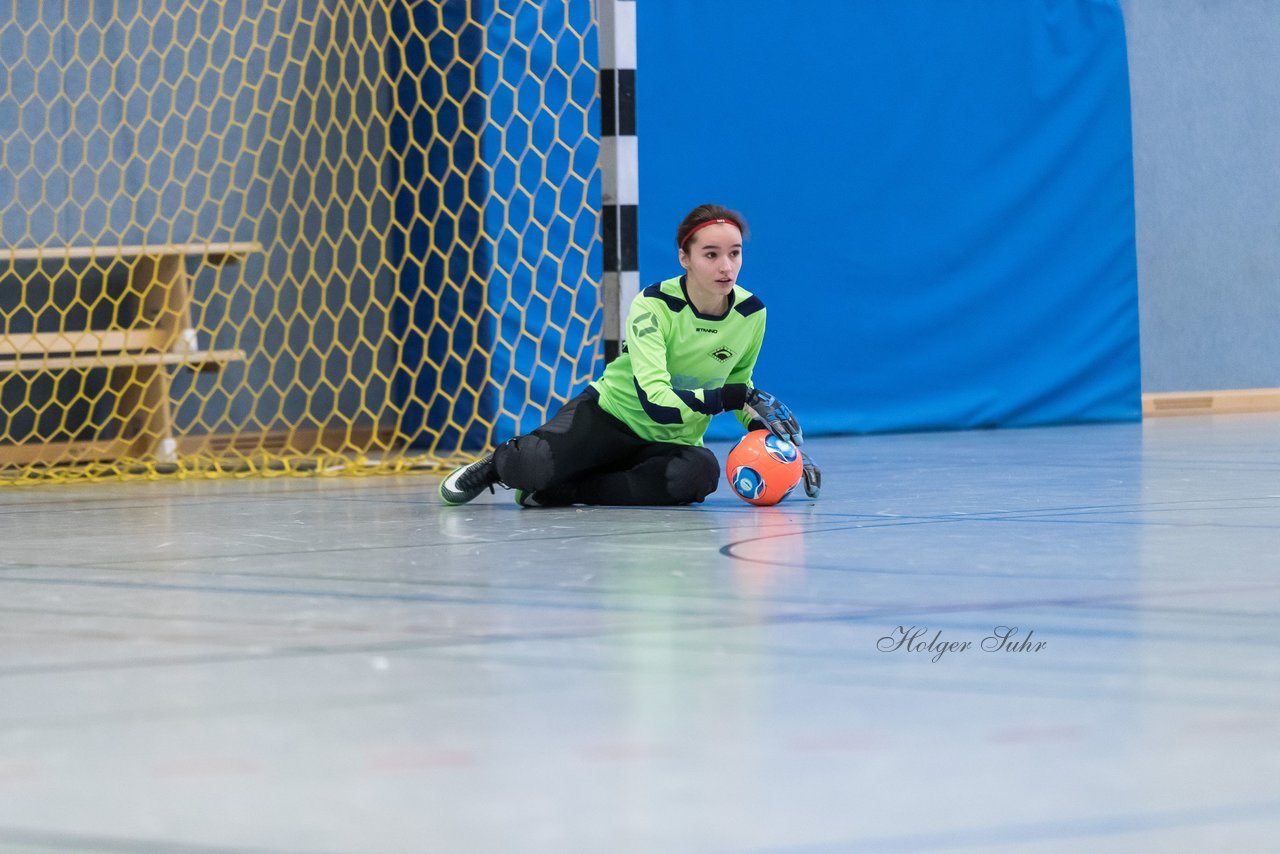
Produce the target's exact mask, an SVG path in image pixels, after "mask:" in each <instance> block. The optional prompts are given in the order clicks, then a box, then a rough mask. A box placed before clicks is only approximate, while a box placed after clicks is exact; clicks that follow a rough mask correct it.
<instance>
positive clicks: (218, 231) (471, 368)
mask: <svg viewBox="0 0 1280 854" xmlns="http://www.w3.org/2000/svg"><path fill="white" fill-rule="evenodd" d="M596 42H597V38H596V22H595V19H594V13H593V4H592V3H590V2H585V0H542V2H533V0H416V2H410V0H219V1H218V2H214V0H114V2H110V3H97V2H92V3H66V2H64V0H31V2H23V3H18V4H14V5H13V6H11V7H10V13H8V14H7V16H6V17H5V18H4V19H3V20H0V74H2V75H3V80H2V81H0V146H2V147H3V154H2V156H0V484H4V483H9V484H13V483H28V482H45V481H58V480H69V479H81V478H100V477H131V476H142V477H154V476H160V475H166V474H175V475H194V474H198V475H201V476H207V475H219V474H242V473H271V472H333V473H360V472H376V471H395V470H402V469H405V468H408V467H431V466H433V465H440V464H446V463H450V462H452V461H454V460H456V459H460V458H463V457H466V456H468V455H470V454H473V453H475V452H476V451H477V450H479V449H481V448H483V447H485V446H487V445H489V444H491V443H492V442H494V441H495V440H497V439H499V438H504V437H506V436H509V435H511V434H512V433H514V432H517V431H520V430H527V429H529V428H531V427H532V426H536V424H537V423H539V422H541V421H542V420H544V419H545V418H546V417H547V416H548V414H549V413H550V412H552V411H554V408H555V407H556V406H558V405H559V403H560V402H562V401H563V400H565V399H567V398H568V397H569V396H570V395H571V394H572V393H573V392H574V391H575V390H577V389H579V388H581V385H582V383H584V382H585V381H586V380H587V379H589V378H590V377H591V375H592V374H593V373H594V372H595V371H596V370H597V369H598V367H599V360H600V358H601V356H600V349H601V340H600V339H601V322H602V309H601V305H600V279H601V247H600V240H599V237H598V235H599V231H600V216H601V214H600V198H601V195H600V174H599V164H598V159H599V128H600V122H599V97H598V90H597V86H598V73H599V69H598V64H599V61H598V52H597V44H596Z"/></svg>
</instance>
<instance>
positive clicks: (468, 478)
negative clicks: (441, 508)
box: [440, 454, 498, 506]
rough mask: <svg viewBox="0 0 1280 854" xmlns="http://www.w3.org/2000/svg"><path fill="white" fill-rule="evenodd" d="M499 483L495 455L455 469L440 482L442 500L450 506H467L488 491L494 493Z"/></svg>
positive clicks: (489, 455)
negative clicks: (495, 486) (494, 461)
mask: <svg viewBox="0 0 1280 854" xmlns="http://www.w3.org/2000/svg"><path fill="white" fill-rule="evenodd" d="M497 482H498V470H497V469H496V468H495V467H494V465H493V454H488V455H487V456H485V457H484V459H482V460H479V461H478V462H474V463H472V464H471V465H468V466H463V467H462V468H457V469H454V470H453V472H452V473H451V474H450V475H449V476H448V477H446V478H445V479H444V480H442V481H440V500H441V501H443V502H444V503H445V504H448V505H450V506H457V505H459V504H466V503H467V502H468V501H470V500H472V499H473V498H475V497H476V496H477V495H479V494H480V493H482V492H484V491H485V490H486V489H487V490H489V491H490V492H493V487H494V485H495V484H496V483H497Z"/></svg>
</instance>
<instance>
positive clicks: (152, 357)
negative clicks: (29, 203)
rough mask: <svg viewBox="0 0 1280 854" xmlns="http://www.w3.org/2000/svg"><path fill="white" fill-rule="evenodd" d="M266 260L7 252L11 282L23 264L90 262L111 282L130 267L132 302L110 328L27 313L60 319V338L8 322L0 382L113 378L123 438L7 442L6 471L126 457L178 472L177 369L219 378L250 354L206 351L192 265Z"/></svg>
mask: <svg viewBox="0 0 1280 854" xmlns="http://www.w3.org/2000/svg"><path fill="white" fill-rule="evenodd" d="M261 251H262V247H261V245H259V244H257V243H252V242H242V243H186V244H146V245H136V246H63V247H41V248H35V249H0V275H4V276H7V277H12V276H13V274H14V270H15V267H16V265H18V264H31V263H34V264H35V266H36V267H37V268H42V269H44V270H46V271H47V270H48V268H51V267H53V266H54V265H58V267H59V268H60V269H62V270H65V268H66V267H67V266H68V265H69V264H70V263H71V262H79V261H85V262H89V264H91V265H92V266H95V267H97V268H99V269H101V270H102V271H103V274H104V276H105V274H106V272H107V271H109V270H111V269H113V268H116V267H120V266H126V267H127V268H128V286H127V289H126V292H125V295H124V296H125V297H127V299H124V298H122V299H121V300H120V304H121V305H126V304H127V305H128V307H129V309H130V310H129V311H128V312H126V316H124V317H117V318H116V319H115V320H114V321H113V322H112V323H110V324H109V325H108V326H107V328H67V326H66V323H65V315H64V314H63V312H65V311H66V308H67V307H66V306H55V305H48V304H44V305H34V306H33V305H24V308H25V309H26V310H28V311H30V312H32V313H33V314H34V315H35V316H36V317H39V315H40V314H41V313H42V312H57V313H58V315H59V317H60V318H62V320H61V321H60V324H59V325H60V328H59V329H58V331H53V332H41V331H34V332H20V333H19V332H11V331H10V330H9V328H8V320H7V319H6V320H4V321H3V322H4V323H5V326H4V327H0V379H2V378H3V375H6V374H15V373H23V374H40V373H50V374H53V373H65V372H68V371H86V370H92V369H106V370H107V377H108V381H107V387H108V391H109V393H110V394H111V395H112V397H113V410H112V416H111V421H110V423H112V424H115V425H118V430H117V431H116V435H114V436H99V437H94V438H90V439H87V440H85V439H74V440H66V441H49V440H47V439H46V438H44V437H40V436H36V435H32V436H29V437H15V436H12V435H10V436H8V437H7V440H8V441H9V442H10V443H11V444H0V466H9V465H26V464H31V463H57V462H83V461H90V460H112V459H118V458H121V457H138V458H151V459H154V460H156V461H159V462H173V461H174V460H175V459H176V458H177V442H176V439H175V437H174V434H173V414H172V402H171V400H170V375H169V368H171V367H173V366H181V367H185V368H188V369H190V370H193V371H200V372H207V371H218V370H221V369H222V367H223V366H224V365H226V364H228V363H231V362H243V361H245V358H246V357H245V353H244V351H243V350H206V349H203V348H202V347H201V343H200V338H199V334H198V333H197V331H196V329H195V325H194V323H193V320H192V311H191V289H190V284H189V281H188V275H187V263H186V262H187V259H191V258H194V259H196V261H197V262H199V263H205V264H212V265H214V266H223V265H226V264H234V263H236V262H238V261H240V260H242V259H243V258H244V257H245V256H247V255H249V254H251V253H254V252H261ZM50 293H51V294H52V293H53V291H52V290H51V291H50ZM77 300H79V301H80V308H81V309H91V308H92V299H90V298H81V297H80V296H79V295H77ZM87 313H91V311H90V312H87ZM64 403H65V402H64ZM68 426H71V425H68Z"/></svg>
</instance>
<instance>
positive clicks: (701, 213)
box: [676, 205, 747, 252]
mask: <svg viewBox="0 0 1280 854" xmlns="http://www.w3.org/2000/svg"><path fill="white" fill-rule="evenodd" d="M717 219H723V220H728V221H729V222H731V223H733V224H734V225H736V226H737V227H738V231H741V232H742V237H743V239H746V236H747V220H746V218H745V217H743V215H742V214H740V213H738V212H737V211H734V210H730V209H729V208H726V207H724V206H723V205H698V206H697V207H696V208H694V209H693V210H691V211H689V213H688V215H687V216H686V217H685V218H684V220H683V221H682V222H681V223H680V227H679V228H677V229H676V246H678V247H679V248H680V249H682V250H684V251H685V252H688V251H689V250H688V248H687V247H686V246H685V244H686V243H688V242H689V236H690V235H691V234H692V233H693V230H694V229H695V228H697V227H698V226H700V225H702V224H703V223H705V222H712V221H713V220H717Z"/></svg>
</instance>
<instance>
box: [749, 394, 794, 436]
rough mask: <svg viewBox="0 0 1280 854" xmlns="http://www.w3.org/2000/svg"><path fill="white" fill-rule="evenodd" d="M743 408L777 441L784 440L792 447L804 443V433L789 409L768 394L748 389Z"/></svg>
mask: <svg viewBox="0 0 1280 854" xmlns="http://www.w3.org/2000/svg"><path fill="white" fill-rule="evenodd" d="M744 406H745V408H746V409H747V410H748V411H749V412H751V414H752V415H754V416H755V417H756V418H758V419H759V420H760V421H762V422H764V426H765V429H767V430H768V431H769V432H770V433H772V434H773V435H775V436H777V437H778V438H779V439H786V440H787V441H788V442H791V443H792V444H793V445H801V444H803V443H804V433H802V432H801V431H800V424H799V423H798V422H797V421H796V417H795V415H793V414H792V413H791V408H790V407H788V406H787V405H786V404H785V403H783V402H782V401H780V400H778V399H777V398H776V397H774V396H773V395H771V394H769V392H767V391H761V390H760V389H758V388H753V389H750V390H749V391H748V392H747V399H746V403H745V404H744Z"/></svg>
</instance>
